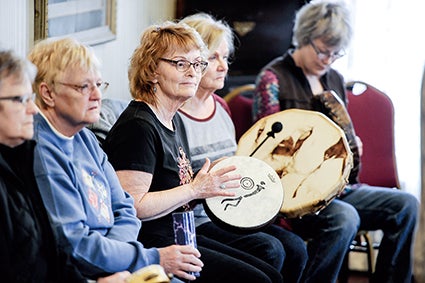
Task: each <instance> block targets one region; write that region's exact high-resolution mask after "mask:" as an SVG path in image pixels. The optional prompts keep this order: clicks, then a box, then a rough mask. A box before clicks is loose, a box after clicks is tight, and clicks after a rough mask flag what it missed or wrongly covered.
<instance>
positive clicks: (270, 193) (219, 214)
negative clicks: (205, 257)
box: [204, 156, 284, 233]
mask: <svg viewBox="0 0 425 283" xmlns="http://www.w3.org/2000/svg"><path fill="white" fill-rule="evenodd" d="M230 165H235V166H236V170H235V171H233V172H232V174H234V173H236V174H240V175H241V179H240V187H239V188H236V189H225V190H229V191H232V192H234V193H235V196H232V197H213V198H208V199H206V200H205V201H204V208H205V211H206V212H207V214H208V216H209V217H210V218H211V219H212V220H213V221H214V222H215V223H217V225H219V226H221V227H223V228H224V229H227V230H232V231H234V232H242V233H243V232H252V231H253V230H256V229H260V228H262V227H264V226H266V225H268V224H270V223H271V222H273V220H274V219H275V218H276V216H277V215H278V214H279V212H280V208H281V207H282V203H283V199H284V190H283V188H282V184H281V182H280V179H279V176H278V175H277V174H276V172H275V170H273V168H271V167H270V166H269V165H268V164H267V163H265V162H264V161H261V160H259V159H257V158H254V157H249V156H232V157H228V158H225V159H223V160H221V161H220V162H218V163H217V164H216V165H214V167H213V168H212V169H211V170H212V171H215V170H218V169H220V168H223V167H227V166H230Z"/></svg>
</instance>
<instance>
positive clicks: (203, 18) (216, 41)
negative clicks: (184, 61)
mask: <svg viewBox="0 0 425 283" xmlns="http://www.w3.org/2000/svg"><path fill="white" fill-rule="evenodd" d="M181 22H183V23H185V24H188V25H189V26H191V27H193V28H194V29H196V31H197V32H198V33H199V34H200V35H201V37H202V39H203V40H204V42H205V44H206V45H207V46H208V49H209V52H210V54H211V53H212V51H214V50H216V49H217V48H218V46H219V45H220V43H221V41H222V40H225V41H226V42H227V46H228V48H229V53H230V54H233V52H234V50H235V46H234V43H233V40H234V34H233V31H232V29H231V28H230V26H229V25H228V24H227V23H226V22H224V21H222V20H217V19H215V18H214V17H213V16H211V15H209V14H206V13H197V14H193V15H190V16H187V17H185V18H183V19H182V20H181Z"/></svg>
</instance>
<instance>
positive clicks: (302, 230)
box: [291, 184, 419, 283]
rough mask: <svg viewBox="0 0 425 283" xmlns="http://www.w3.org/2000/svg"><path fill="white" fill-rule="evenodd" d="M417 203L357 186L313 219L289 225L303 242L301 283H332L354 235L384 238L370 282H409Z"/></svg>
mask: <svg viewBox="0 0 425 283" xmlns="http://www.w3.org/2000/svg"><path fill="white" fill-rule="evenodd" d="M418 208H419V202H418V200H417V199H416V198H415V197H414V196H413V195H411V194H409V193H406V192H403V191H401V190H396V189H390V188H380V187H372V186H367V185H363V184H362V185H360V187H359V188H357V189H355V190H353V191H351V192H350V193H348V194H347V195H344V196H343V197H341V198H340V199H335V200H334V201H332V202H331V203H330V204H329V206H327V207H326V208H325V209H324V210H322V211H321V212H320V213H319V214H318V215H306V216H304V217H302V218H300V219H292V222H291V223H292V226H293V230H294V232H295V233H296V234H298V235H300V236H301V237H303V238H304V239H306V240H308V255H309V260H308V262H307V265H306V268H305V270H304V274H303V277H302V280H301V281H302V282H336V280H337V278H338V273H339V270H340V268H341V264H342V261H343V259H344V256H345V254H346V252H347V251H348V247H349V245H350V243H351V241H352V240H353V238H354V237H355V235H356V233H357V231H358V230H359V229H362V230H379V229H381V230H382V231H383V232H384V236H383V239H382V242H381V246H380V249H379V253H378V258H377V263H376V268H375V273H374V279H373V281H374V282H400V283H401V282H410V281H411V276H412V252H411V251H412V243H413V235H414V232H415V227H416V221H417V216H418Z"/></svg>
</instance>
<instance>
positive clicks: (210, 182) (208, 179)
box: [191, 158, 241, 199]
mask: <svg viewBox="0 0 425 283" xmlns="http://www.w3.org/2000/svg"><path fill="white" fill-rule="evenodd" d="M210 165H211V162H210V160H209V159H208V158H207V159H206V161H205V163H204V165H203V166H202V168H201V170H199V172H198V174H197V175H196V177H195V178H194V180H193V181H192V183H191V186H192V189H193V190H194V192H195V196H196V197H195V198H197V199H205V198H210V197H216V196H235V193H233V192H230V191H227V189H235V188H239V186H240V185H239V180H240V179H241V176H240V174H230V173H231V172H234V171H235V170H236V166H234V165H232V166H227V167H223V168H220V169H218V170H214V167H212V168H211V169H210Z"/></svg>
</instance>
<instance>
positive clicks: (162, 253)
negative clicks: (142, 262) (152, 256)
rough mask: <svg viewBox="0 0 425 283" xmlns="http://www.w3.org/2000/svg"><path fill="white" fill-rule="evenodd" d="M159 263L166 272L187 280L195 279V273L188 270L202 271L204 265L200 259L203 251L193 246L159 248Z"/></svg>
mask: <svg viewBox="0 0 425 283" xmlns="http://www.w3.org/2000/svg"><path fill="white" fill-rule="evenodd" d="M158 252H159V264H160V265H161V266H162V267H163V268H164V270H165V272H166V273H167V274H168V273H172V274H173V275H175V276H177V277H179V278H182V279H187V280H191V281H192V280H195V279H196V277H195V276H194V275H191V274H189V273H188V272H201V271H202V267H203V266H204V264H203V262H202V261H201V260H200V259H199V258H200V257H201V253H200V252H199V251H198V250H197V249H195V248H194V247H192V246H189V245H185V246H181V245H172V246H168V247H165V248H159V249H158Z"/></svg>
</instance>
